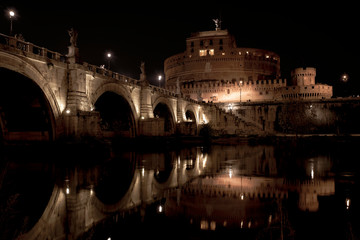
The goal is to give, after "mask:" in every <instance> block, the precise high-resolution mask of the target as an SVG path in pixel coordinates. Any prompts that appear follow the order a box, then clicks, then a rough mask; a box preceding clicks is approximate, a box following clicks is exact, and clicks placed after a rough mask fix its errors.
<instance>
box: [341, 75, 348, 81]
mask: <svg viewBox="0 0 360 240" xmlns="http://www.w3.org/2000/svg"><path fill="white" fill-rule="evenodd" d="M348 80H349V75H348V74H346V73H344V74H343V75H341V81H343V82H347V81H348Z"/></svg>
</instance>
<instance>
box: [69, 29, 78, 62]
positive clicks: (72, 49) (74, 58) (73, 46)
mask: <svg viewBox="0 0 360 240" xmlns="http://www.w3.org/2000/svg"><path fill="white" fill-rule="evenodd" d="M68 33H69V36H70V46H68V54H67V55H66V56H67V57H68V60H69V62H70V63H78V62H79V59H80V56H79V48H78V47H77V38H78V32H77V31H76V30H75V29H74V28H71V29H70V30H68Z"/></svg>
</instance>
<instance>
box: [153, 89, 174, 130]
mask: <svg viewBox="0 0 360 240" xmlns="http://www.w3.org/2000/svg"><path fill="white" fill-rule="evenodd" d="M152 108H153V112H154V117H155V118H156V117H160V118H161V117H162V118H165V132H168V133H170V134H173V133H175V128H176V117H175V113H174V107H173V106H172V103H171V101H170V100H169V99H168V98H165V97H162V96H161V97H158V98H157V99H156V100H155V101H154V102H153V104H152ZM157 115H158V116H157ZM160 115H162V116H160Z"/></svg>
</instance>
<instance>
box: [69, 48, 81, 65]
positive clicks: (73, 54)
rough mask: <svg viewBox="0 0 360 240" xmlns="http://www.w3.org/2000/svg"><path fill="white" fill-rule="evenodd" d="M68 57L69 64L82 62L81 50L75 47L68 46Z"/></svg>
mask: <svg viewBox="0 0 360 240" xmlns="http://www.w3.org/2000/svg"><path fill="white" fill-rule="evenodd" d="M66 56H67V57H68V62H69V63H79V62H80V54H79V48H77V47H74V46H68V54H67V55H66Z"/></svg>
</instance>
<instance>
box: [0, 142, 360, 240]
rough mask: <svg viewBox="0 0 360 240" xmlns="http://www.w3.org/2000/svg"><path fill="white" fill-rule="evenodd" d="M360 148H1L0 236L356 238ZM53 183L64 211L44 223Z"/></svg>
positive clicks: (300, 145)
mask: <svg viewBox="0 0 360 240" xmlns="http://www.w3.org/2000/svg"><path fill="white" fill-rule="evenodd" d="M359 147H360V143H359V142H358V141H354V140H351V141H350V140H344V139H343V140H336V141H335V140H331V141H330V140H328V139H317V140H311V141H307V140H301V141H280V142H276V143H261V144H259V143H253V144H249V143H236V144H228V145H226V144H222V145H217V144H212V145H206V146H205V145H196V146H195V145H194V146H176V147H167V148H157V150H151V149H150V148H147V150H141V149H140V148H139V149H130V148H129V149H124V148H123V147H122V146H121V145H116V144H115V145H112V146H107V147H103V146H101V147H99V146H97V145H93V144H74V145H70V146H69V145H65V144H63V145H60V146H59V145H56V146H54V145H49V146H44V145H36V146H22V147H18V146H17V147H15V146H13V147H4V148H2V149H1V156H0V157H1V169H2V171H1V175H0V181H1V182H0V183H1V185H0V239H18V238H19V237H28V236H29V232H31V231H34V228H36V227H38V226H39V222H42V221H45V222H46V221H49V222H51V221H55V220H56V221H57V222H56V224H54V225H49V226H51V227H53V228H54V229H53V230H49V231H48V232H49V233H47V234H48V236H49V237H50V238H53V237H54V236H56V237H60V239H61V238H63V239H66V238H68V239H71V238H72V239H108V240H110V239H111V240H112V239H124V238H127V236H131V238H132V239H142V238H144V237H146V238H148V237H151V238H153V237H154V238H155V237H156V238H157V239H169V238H171V239H209V238H210V239H224V238H226V237H229V238H233V237H234V236H236V238H242V239H359V236H360V233H359V230H360V225H359V217H358V216H359V191H358V189H359V179H358V175H359V170H360V164H359V149H360V148H359ZM54 189H58V191H59V192H60V193H63V194H64V196H66V204H65V205H64V206H65V207H63V208H64V209H65V210H64V211H63V212H61V211H60V210H57V211H58V212H57V214H53V215H51V214H50V215H47V216H48V218H51V219H46V217H45V216H44V215H45V214H44V212H46V211H47V210H46V209H49V205H51V204H50V202H51V199H53V197H54V196H53V195H54V192H55V190H54ZM57 204H59V203H57ZM55 205H56V204H55ZM55 205H52V206H53V207H52V208H56V209H62V208H61V207H59V206H55ZM54 206H55V207H54ZM55 215H56V216H55ZM40 219H41V220H40ZM54 219H55V220H54ZM39 220H40V221H39ZM51 227H49V228H51ZM51 234H53V235H54V236H51ZM25 239H26V238H25Z"/></svg>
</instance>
